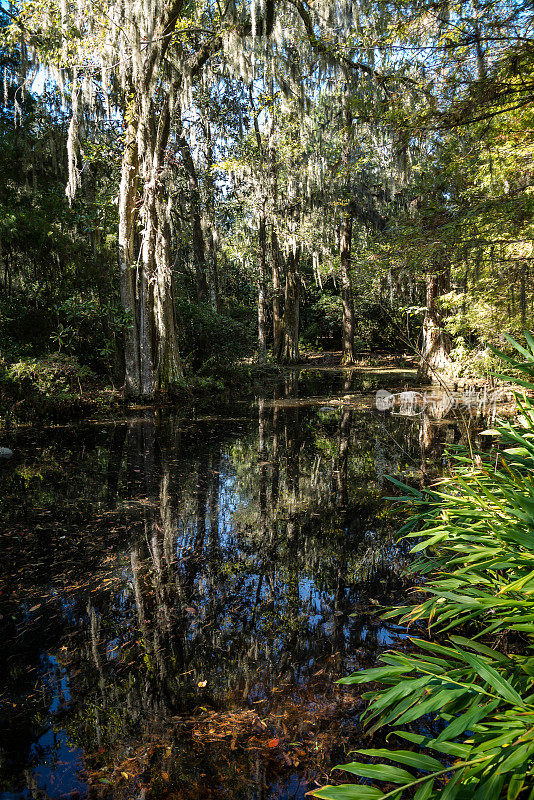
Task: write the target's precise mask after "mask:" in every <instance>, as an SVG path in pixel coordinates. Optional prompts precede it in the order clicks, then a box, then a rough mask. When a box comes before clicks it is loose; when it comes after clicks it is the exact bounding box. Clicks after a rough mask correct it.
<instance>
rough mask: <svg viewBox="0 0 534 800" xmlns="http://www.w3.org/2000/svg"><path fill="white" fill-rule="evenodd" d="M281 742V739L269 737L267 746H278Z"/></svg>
mask: <svg viewBox="0 0 534 800" xmlns="http://www.w3.org/2000/svg"><path fill="white" fill-rule="evenodd" d="M279 742H280V739H269V741H268V742H267V747H278V743H279Z"/></svg>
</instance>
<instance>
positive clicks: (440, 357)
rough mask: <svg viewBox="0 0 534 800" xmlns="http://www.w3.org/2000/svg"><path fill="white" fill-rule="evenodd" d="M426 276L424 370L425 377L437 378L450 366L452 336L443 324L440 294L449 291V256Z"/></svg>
mask: <svg viewBox="0 0 534 800" xmlns="http://www.w3.org/2000/svg"><path fill="white" fill-rule="evenodd" d="M440 261H441V264H439V263H438V264H436V265H435V268H434V269H433V271H432V272H429V273H428V274H427V277H426V313H425V319H424V322H423V347H422V352H421V367H420V372H421V374H422V376H423V377H425V378H431V379H432V381H437V380H438V379H439V376H440V375H441V374H442V373H443V372H445V371H446V370H447V368H448V367H449V366H450V363H451V362H450V358H449V351H450V346H451V345H450V337H449V335H448V333H447V332H446V331H445V330H444V328H443V317H442V314H441V310H440V308H439V304H438V301H439V297H440V296H441V295H442V294H444V293H445V292H447V291H448V288H449V282H450V265H449V263H448V260H447V259H446V256H445V257H442V258H441V259H440Z"/></svg>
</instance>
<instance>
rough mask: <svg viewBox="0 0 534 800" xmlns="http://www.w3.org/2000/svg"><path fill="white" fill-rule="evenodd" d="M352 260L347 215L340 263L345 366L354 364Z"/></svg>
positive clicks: (342, 232)
mask: <svg viewBox="0 0 534 800" xmlns="http://www.w3.org/2000/svg"><path fill="white" fill-rule="evenodd" d="M351 260H352V215H351V214H349V213H347V214H346V215H345V217H344V218H343V222H342V225H341V238H340V245H339V262H340V265H341V299H342V302H343V336H342V349H343V356H342V361H343V364H353V363H354V298H353V296H352V282H351V276H350V268H351Z"/></svg>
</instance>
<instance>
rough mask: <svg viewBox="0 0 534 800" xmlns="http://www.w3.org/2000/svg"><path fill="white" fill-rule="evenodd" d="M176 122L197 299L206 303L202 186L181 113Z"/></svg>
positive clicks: (206, 285)
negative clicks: (189, 207)
mask: <svg viewBox="0 0 534 800" xmlns="http://www.w3.org/2000/svg"><path fill="white" fill-rule="evenodd" d="M176 124H177V126H178V129H177V138H178V146H179V148H180V152H181V154H182V162H183V165H184V169H185V173H186V175H187V180H188V183H189V201H190V204H191V227H192V231H193V257H194V261H195V275H196V282H197V299H198V302H199V303H204V302H207V300H208V281H207V273H208V269H207V259H206V242H205V239H204V231H203V230H202V204H201V200H200V188H199V185H198V177H197V171H196V168H195V162H194V161H193V156H192V155H191V150H190V148H189V142H188V141H187V139H186V137H185V133H184V131H183V128H182V123H181V120H180V115H179V114H178V117H177V120H176Z"/></svg>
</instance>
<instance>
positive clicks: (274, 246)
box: [269, 87, 283, 361]
mask: <svg viewBox="0 0 534 800" xmlns="http://www.w3.org/2000/svg"><path fill="white" fill-rule="evenodd" d="M272 94H273V87H271V95H272ZM269 194H270V198H269V201H270V203H269V205H270V214H271V223H270V229H271V246H270V248H269V255H270V258H271V275H272V281H273V358H274V360H275V361H279V360H280V357H281V355H282V343H283V336H282V288H281V285H280V250H279V248H278V236H277V233H276V210H277V205H278V163H277V157H276V145H275V140H274V118H272V119H271V124H270V129H269Z"/></svg>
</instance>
